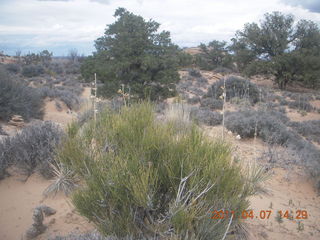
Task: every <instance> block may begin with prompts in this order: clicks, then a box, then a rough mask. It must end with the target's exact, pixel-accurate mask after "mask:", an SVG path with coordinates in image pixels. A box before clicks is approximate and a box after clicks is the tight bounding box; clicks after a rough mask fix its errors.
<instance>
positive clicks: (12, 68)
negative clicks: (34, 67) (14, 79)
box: [5, 63, 21, 74]
mask: <svg viewBox="0 0 320 240" xmlns="http://www.w3.org/2000/svg"><path fill="white" fill-rule="evenodd" d="M5 68H6V69H7V71H8V72H11V73H15V74H17V73H19V72H20V71H21V66H20V65H19V64H16V63H9V64H6V65H5Z"/></svg>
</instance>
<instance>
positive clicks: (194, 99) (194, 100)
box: [187, 96, 201, 104]
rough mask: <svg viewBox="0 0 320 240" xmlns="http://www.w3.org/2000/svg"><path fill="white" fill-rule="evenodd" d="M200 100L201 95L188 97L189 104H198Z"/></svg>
mask: <svg viewBox="0 0 320 240" xmlns="http://www.w3.org/2000/svg"><path fill="white" fill-rule="evenodd" d="M200 100H201V98H200V97H198V96H193V97H190V98H187V103H189V104H197V103H199V102H200Z"/></svg>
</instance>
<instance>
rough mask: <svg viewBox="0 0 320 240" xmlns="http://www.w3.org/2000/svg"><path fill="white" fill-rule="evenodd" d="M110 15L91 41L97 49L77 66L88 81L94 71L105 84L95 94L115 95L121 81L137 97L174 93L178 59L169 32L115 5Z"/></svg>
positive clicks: (157, 24) (155, 97)
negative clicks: (102, 30)
mask: <svg viewBox="0 0 320 240" xmlns="http://www.w3.org/2000/svg"><path fill="white" fill-rule="evenodd" d="M114 16H115V17H116V18H117V20H116V22H115V23H113V24H110V25H108V27H107V28H106V30H105V34H104V36H102V37H100V38H98V39H97V40H96V41H95V47H96V49H97V52H96V53H95V54H94V55H93V56H92V57H88V58H87V59H86V60H85V61H84V63H83V65H82V66H81V73H82V76H83V77H84V78H85V79H86V80H87V81H92V80H93V74H94V73H97V77H98V79H99V80H100V81H102V82H103V83H104V84H105V87H103V88H100V92H99V93H100V94H103V95H105V96H111V95H115V94H116V93H117V90H118V89H120V88H121V84H124V85H125V86H126V88H130V93H131V94H132V95H134V96H135V97H137V98H150V99H151V100H157V99H159V98H167V97H171V96H174V95H175V94H176V92H175V83H177V82H178V81H179V75H178V72H177V67H178V64H179V61H178V47H177V46H176V45H174V44H172V43H171V39H170V33H169V32H166V31H163V32H160V33H158V29H159V26H160V24H159V23H157V22H155V21H152V20H149V21H145V20H144V19H143V18H142V17H141V16H137V15H134V14H133V13H130V12H128V11H127V10H125V9H124V8H118V9H117V10H116V12H115V15H114Z"/></svg>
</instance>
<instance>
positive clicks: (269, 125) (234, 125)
mask: <svg viewBox="0 0 320 240" xmlns="http://www.w3.org/2000/svg"><path fill="white" fill-rule="evenodd" d="M284 121H287V117H286V116H284V115H283V114H281V113H280V112H276V111H267V112H266V111H262V110H258V111H256V110H250V109H245V110H240V111H238V112H228V113H227V114H226V119H225V125H226V128H227V129H229V130H230V131H232V132H236V133H238V134H239V135H240V136H241V137H242V138H253V137H254V135H255V132H256V134H257V136H258V137H261V138H262V139H263V140H264V141H266V142H268V143H270V144H281V145H282V144H285V143H286V142H287V140H288V139H289V137H290V135H289V131H288V130H287V127H286V125H285V124H284V123H283V122H284Z"/></svg>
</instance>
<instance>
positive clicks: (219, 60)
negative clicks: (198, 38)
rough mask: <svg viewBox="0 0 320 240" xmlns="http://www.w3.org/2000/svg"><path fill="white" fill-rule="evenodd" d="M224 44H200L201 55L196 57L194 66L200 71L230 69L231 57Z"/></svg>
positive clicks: (215, 41) (218, 42) (217, 42)
mask: <svg viewBox="0 0 320 240" xmlns="http://www.w3.org/2000/svg"><path fill="white" fill-rule="evenodd" d="M226 45H227V43H226V42H220V41H217V40H214V41H212V42H209V43H208V45H205V44H203V43H202V44H200V46H199V47H200V48H201V53H200V54H198V55H197V56H196V64H197V66H199V67H200V68H201V69H204V70H213V69H215V68H217V67H228V68H232V67H233V66H232V57H231V55H230V53H229V52H228V49H227V46H226Z"/></svg>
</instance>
